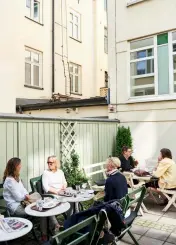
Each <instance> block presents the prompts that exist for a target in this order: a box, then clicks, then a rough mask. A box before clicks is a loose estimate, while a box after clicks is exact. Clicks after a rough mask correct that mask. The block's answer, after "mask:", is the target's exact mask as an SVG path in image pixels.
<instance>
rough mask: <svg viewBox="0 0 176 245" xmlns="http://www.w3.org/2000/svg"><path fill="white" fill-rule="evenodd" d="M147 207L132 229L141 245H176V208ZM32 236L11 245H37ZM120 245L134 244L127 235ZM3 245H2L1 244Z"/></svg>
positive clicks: (149, 202) (149, 205) (147, 205)
mask: <svg viewBox="0 0 176 245" xmlns="http://www.w3.org/2000/svg"><path fill="white" fill-rule="evenodd" d="M145 205H146V207H147V208H148V210H149V213H146V214H144V216H141V217H138V218H137V219H136V220H135V222H134V224H133V227H132V229H131V232H132V233H133V234H134V235H135V237H136V239H137V240H138V242H139V244H140V245H173V244H176V208H174V207H172V208H170V209H169V211H168V212H167V213H163V212H162V209H163V208H164V207H160V206H158V205H157V204H155V203H153V201H151V200H146V201H145ZM37 244H39V243H37V242H35V240H34V239H33V238H32V234H29V235H28V236H24V237H23V238H21V239H18V240H16V241H13V242H10V243H9V245H37ZM117 244H118V245H128V244H134V243H133V241H132V240H131V238H130V237H129V235H127V234H126V235H125V236H124V237H123V239H122V241H119V242H118V243H117ZM0 245H1V243H0Z"/></svg>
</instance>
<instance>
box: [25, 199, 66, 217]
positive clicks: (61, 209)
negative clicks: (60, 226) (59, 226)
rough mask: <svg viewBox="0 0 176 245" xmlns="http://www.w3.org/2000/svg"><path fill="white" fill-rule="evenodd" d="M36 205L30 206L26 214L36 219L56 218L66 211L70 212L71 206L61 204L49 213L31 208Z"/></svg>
mask: <svg viewBox="0 0 176 245" xmlns="http://www.w3.org/2000/svg"><path fill="white" fill-rule="evenodd" d="M35 205H36V203H32V204H30V205H28V206H27V207H26V208H25V212H26V213H27V214H28V215H29V216H35V217H50V216H55V215H59V214H63V213H65V212H66V211H68V210H69V208H70V204H69V203H68V202H65V203H61V204H60V205H59V206H56V207H55V208H50V209H48V210H47V211H44V212H39V211H37V210H33V209H31V207H33V206H35Z"/></svg>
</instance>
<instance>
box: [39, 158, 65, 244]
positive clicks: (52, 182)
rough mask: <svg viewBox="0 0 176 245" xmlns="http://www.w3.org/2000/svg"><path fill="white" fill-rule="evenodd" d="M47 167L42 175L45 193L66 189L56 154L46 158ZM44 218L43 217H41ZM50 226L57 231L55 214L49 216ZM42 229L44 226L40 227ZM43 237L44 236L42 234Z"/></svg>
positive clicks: (57, 225)
mask: <svg viewBox="0 0 176 245" xmlns="http://www.w3.org/2000/svg"><path fill="white" fill-rule="evenodd" d="M47 164H48V169H47V170H45V171H44V173H43V175H42V186H43V189H44V191H45V193H51V194H55V195H58V194H59V192H61V191H62V190H64V189H66V187H67V182H66V179H65V176H64V172H63V171H62V170H61V169H60V162H59V161H58V160H57V157H56V156H54V155H53V156H49V157H48V159H47ZM43 219H45V218H43ZM44 223H45V222H43V224H44ZM50 226H51V227H52V229H54V230H55V232H58V231H59V228H60V225H59V223H58V221H57V219H56V217H55V216H51V217H50ZM42 228H43V230H44V228H45V227H42ZM43 237H44V236H43ZM43 240H44V239H43Z"/></svg>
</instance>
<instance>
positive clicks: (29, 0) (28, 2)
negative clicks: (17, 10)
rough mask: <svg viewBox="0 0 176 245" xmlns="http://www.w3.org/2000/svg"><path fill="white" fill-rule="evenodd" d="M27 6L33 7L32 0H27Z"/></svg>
mask: <svg viewBox="0 0 176 245" xmlns="http://www.w3.org/2000/svg"><path fill="white" fill-rule="evenodd" d="M26 7H27V8H30V7H31V0H26Z"/></svg>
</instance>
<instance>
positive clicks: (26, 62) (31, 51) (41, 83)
mask: <svg viewBox="0 0 176 245" xmlns="http://www.w3.org/2000/svg"><path fill="white" fill-rule="evenodd" d="M26 51H27V52H30V53H31V60H30V61H29V60H26V55H25V64H30V65H31V73H30V74H31V83H30V84H29V83H27V82H26V74H25V82H24V84H25V86H28V87H34V88H42V89H43V76H42V74H43V64H42V63H43V53H42V52H40V51H37V50H34V49H31V48H29V47H25V53H26ZM35 54H37V55H39V62H34V61H33V57H34V55H35ZM34 66H38V67H39V85H38V86H37V85H35V84H34ZM25 73H26V70H25Z"/></svg>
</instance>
